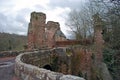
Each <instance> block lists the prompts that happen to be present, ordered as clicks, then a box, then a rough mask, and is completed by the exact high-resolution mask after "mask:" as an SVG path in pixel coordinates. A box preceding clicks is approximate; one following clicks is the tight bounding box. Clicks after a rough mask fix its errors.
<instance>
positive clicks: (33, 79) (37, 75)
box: [15, 52, 85, 80]
mask: <svg viewBox="0 0 120 80" xmlns="http://www.w3.org/2000/svg"><path fill="white" fill-rule="evenodd" d="M37 53H38V52H26V53H23V54H20V55H19V56H17V57H16V60H15V62H16V63H15V73H16V75H17V76H18V77H19V78H21V80H85V79H83V78H80V77H77V76H73V75H64V74H62V73H57V72H53V71H50V70H46V69H43V68H39V67H37V66H34V65H31V64H27V63H25V62H23V57H24V56H25V55H31V54H37ZM38 55H40V54H39V53H38ZM25 60H26V61H27V60H28V59H27V58H24V61H25Z"/></svg>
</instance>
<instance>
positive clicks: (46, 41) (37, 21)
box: [28, 12, 66, 49]
mask: <svg viewBox="0 0 120 80" xmlns="http://www.w3.org/2000/svg"><path fill="white" fill-rule="evenodd" d="M64 40H66V37H65V35H64V34H63V32H62V31H61V30H60V24H59V23H58V22H54V21H48V22H47V23H46V14H44V13H42V12H32V13H31V19H30V23H29V28H28V48H29V49H43V48H52V47H54V46H55V41H64Z"/></svg>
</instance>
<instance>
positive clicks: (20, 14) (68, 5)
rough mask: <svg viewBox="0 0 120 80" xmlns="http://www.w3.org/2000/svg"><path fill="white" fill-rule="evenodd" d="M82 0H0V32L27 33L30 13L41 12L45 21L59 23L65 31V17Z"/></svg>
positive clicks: (80, 3)
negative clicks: (45, 17) (44, 16)
mask: <svg viewBox="0 0 120 80" xmlns="http://www.w3.org/2000/svg"><path fill="white" fill-rule="evenodd" d="M83 1H84V0H0V32H8V33H16V34H20V35H27V29H28V23H29V21H30V13H31V12H33V11H36V12H43V13H45V14H46V16H47V21H49V20H51V21H56V22H59V23H60V27H61V29H62V31H63V32H64V33H65V34H67V33H66V29H67V28H66V26H65V25H64V23H65V18H66V16H67V14H68V13H69V12H70V11H71V10H72V9H77V8H79V7H80V5H82V2H83Z"/></svg>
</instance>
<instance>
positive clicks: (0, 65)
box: [0, 57, 19, 80]
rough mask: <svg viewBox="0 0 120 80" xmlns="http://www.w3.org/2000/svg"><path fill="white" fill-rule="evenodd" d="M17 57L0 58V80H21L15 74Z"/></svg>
mask: <svg viewBox="0 0 120 80" xmlns="http://www.w3.org/2000/svg"><path fill="white" fill-rule="evenodd" d="M14 64H15V57H5V58H0V80H19V79H18V78H17V77H16V76H15V73H14Z"/></svg>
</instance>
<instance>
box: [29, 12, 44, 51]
mask: <svg viewBox="0 0 120 80" xmlns="http://www.w3.org/2000/svg"><path fill="white" fill-rule="evenodd" d="M45 22H46V15H45V14H44V13H41V12H32V13H31V18H30V25H29V31H28V47H30V45H31V46H33V47H30V48H35V49H41V48H43V47H44V46H45V41H44V40H45V26H46V24H45ZM31 33H32V34H31ZM31 38H32V40H33V41H31ZM31 42H32V43H31Z"/></svg>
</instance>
